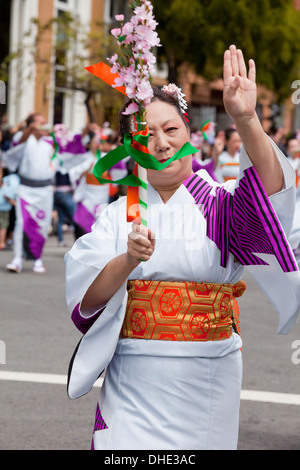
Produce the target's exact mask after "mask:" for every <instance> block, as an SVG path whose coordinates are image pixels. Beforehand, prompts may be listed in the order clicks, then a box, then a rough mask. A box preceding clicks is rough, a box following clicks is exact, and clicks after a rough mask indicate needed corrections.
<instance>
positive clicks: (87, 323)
mask: <svg viewBox="0 0 300 470" xmlns="http://www.w3.org/2000/svg"><path fill="white" fill-rule="evenodd" d="M104 309H105V307H103V308H101V309H100V310H98V311H97V312H95V313H94V315H91V316H89V317H84V316H82V315H81V313H80V303H79V304H77V305H76V307H75V308H74V310H73V312H72V315H71V318H72V321H73V323H74V325H75V326H76V328H77V329H78V330H79V331H80V332H81V333H83V334H85V333H87V332H88V330H89V329H90V328H91V327H92V326H93V324H94V323H95V321H96V320H97V319H98V318H99V316H100V315H101V313H102V312H103V310H104Z"/></svg>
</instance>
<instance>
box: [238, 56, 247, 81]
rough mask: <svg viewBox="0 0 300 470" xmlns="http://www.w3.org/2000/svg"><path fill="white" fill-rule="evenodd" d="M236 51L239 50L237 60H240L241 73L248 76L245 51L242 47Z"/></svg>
mask: <svg viewBox="0 0 300 470" xmlns="http://www.w3.org/2000/svg"><path fill="white" fill-rule="evenodd" d="M236 52H237V60H238V67H239V75H240V76H241V77H243V78H246V77H247V69H246V64H245V61H244V56H243V53H242V51H241V50H240V49H238V50H237V51H236Z"/></svg>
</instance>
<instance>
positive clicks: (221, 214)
mask: <svg viewBox="0 0 300 470" xmlns="http://www.w3.org/2000/svg"><path fill="white" fill-rule="evenodd" d="M184 184H185V186H186V188H187V189H188V191H189V192H190V193H191V195H192V196H193V198H194V199H195V203H196V205H197V206H198V208H199V210H200V211H201V213H202V214H203V216H204V217H205V219H206V222H207V237H208V238H209V239H210V240H212V241H213V242H214V243H215V244H216V245H217V247H218V248H219V250H220V253H221V254H220V256H221V259H220V264H221V266H222V267H226V266H227V262H228V257H229V253H231V254H233V255H234V256H235V257H236V258H237V260H238V261H239V262H240V263H241V264H243V265H244V266H249V265H265V264H267V263H265V262H264V261H263V260H262V259H261V258H259V256H256V255H255V254H254V253H266V254H272V255H275V256H276V258H277V260H278V262H279V264H280V266H281V268H282V270H283V271H284V272H293V271H297V270H298V267H297V263H296V260H295V257H294V256H293V253H292V250H291V248H290V245H289V243H288V241H287V239H286V236H285V233H284V231H283V229H282V227H281V224H280V222H279V220H278V218H277V215H276V213H275V211H274V209H273V207H272V204H271V203H270V201H269V198H268V196H267V194H266V192H265V190H264V188H263V186H262V183H261V182H260V180H259V177H258V174H257V172H256V170H255V168H254V167H250V168H248V169H246V170H245V171H244V176H243V178H242V179H241V180H240V181H239V186H238V187H237V188H236V189H235V192H234V195H232V194H231V193H229V192H228V191H226V190H225V189H224V187H222V186H217V187H213V186H212V185H210V184H209V183H208V182H207V181H205V180H203V179H202V178H201V177H200V176H198V175H192V176H190V177H189V178H188V179H187V180H186V181H185V183H184Z"/></svg>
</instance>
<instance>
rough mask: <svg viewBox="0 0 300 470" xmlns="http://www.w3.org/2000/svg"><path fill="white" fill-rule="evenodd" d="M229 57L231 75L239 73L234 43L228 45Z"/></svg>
mask: <svg viewBox="0 0 300 470" xmlns="http://www.w3.org/2000/svg"><path fill="white" fill-rule="evenodd" d="M229 51H230V58H231V68H232V75H233V76H236V75H239V63H238V58H237V51H236V47H235V46H234V45H232V46H230V48H229Z"/></svg>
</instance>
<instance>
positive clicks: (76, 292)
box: [65, 202, 118, 314]
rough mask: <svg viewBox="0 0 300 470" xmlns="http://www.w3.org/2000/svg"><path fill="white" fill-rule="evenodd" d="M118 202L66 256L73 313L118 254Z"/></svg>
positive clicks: (68, 288) (67, 289)
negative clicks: (97, 278) (103, 270)
mask: <svg viewBox="0 0 300 470" xmlns="http://www.w3.org/2000/svg"><path fill="white" fill-rule="evenodd" d="M117 220H118V202H117V203H114V204H111V205H110V206H109V207H108V208H107V209H105V210H104V211H103V212H102V214H101V216H100V218H99V219H98V221H97V222H96V224H95V225H94V226H93V228H92V232H91V233H88V234H86V235H84V236H83V237H81V238H79V239H78V240H77V241H76V242H75V244H74V246H73V247H72V249H71V250H70V251H69V252H68V253H66V255H65V267H66V302H67V306H68V309H69V312H70V313H71V314H72V312H73V310H74V309H75V307H76V306H77V305H78V304H79V303H80V302H81V300H82V298H83V297H84V295H85V293H86V291H87V289H88V288H89V286H90V285H91V284H92V283H93V281H94V280H95V278H96V277H97V276H98V274H99V273H100V272H101V270H102V269H103V268H104V267H105V266H106V265H107V263H108V262H109V261H111V260H112V259H113V258H114V257H115V256H116V236H117V228H116V221H117Z"/></svg>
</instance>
